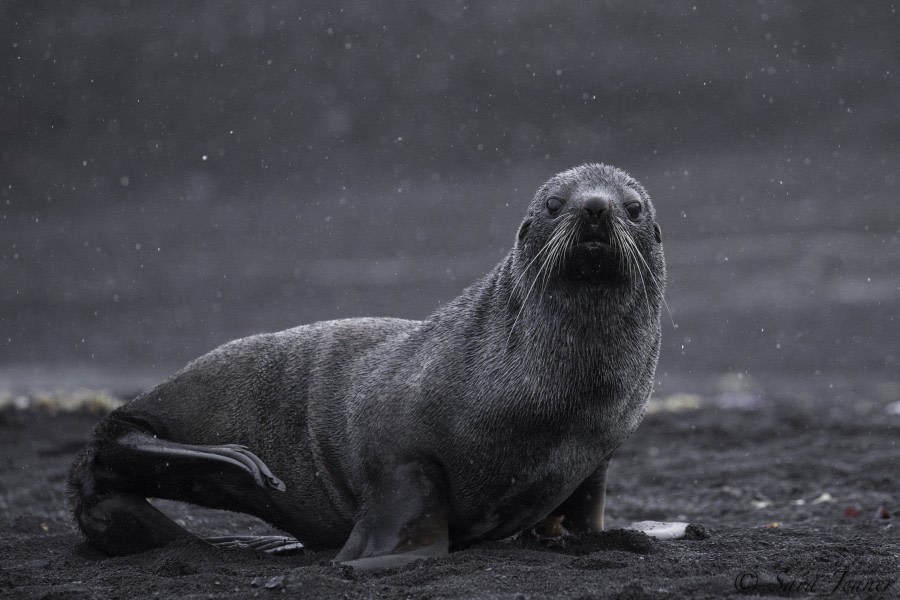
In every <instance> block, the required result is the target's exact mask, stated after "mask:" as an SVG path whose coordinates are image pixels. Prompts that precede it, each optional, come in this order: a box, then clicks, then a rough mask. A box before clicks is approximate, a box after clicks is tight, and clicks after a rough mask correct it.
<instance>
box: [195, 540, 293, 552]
mask: <svg viewBox="0 0 900 600" xmlns="http://www.w3.org/2000/svg"><path fill="white" fill-rule="evenodd" d="M203 541H204V542H209V543H210V544H212V545H213V546H217V547H219V548H250V549H253V550H259V551H260V552H268V553H269V554H293V553H295V552H300V551H302V550H304V549H305V548H304V546H303V544H301V543H300V542H299V541H298V540H297V539H296V538H292V537H290V536H285V535H222V536H218V537H209V538H203Z"/></svg>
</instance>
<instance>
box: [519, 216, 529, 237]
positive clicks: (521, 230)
mask: <svg viewBox="0 0 900 600" xmlns="http://www.w3.org/2000/svg"><path fill="white" fill-rule="evenodd" d="M529 227H531V217H528V218H527V219H525V220H524V221H523V222H522V226H521V227H519V241H521V240H522V239H523V238H524V237H525V235H526V234H527V233H528V228H529Z"/></svg>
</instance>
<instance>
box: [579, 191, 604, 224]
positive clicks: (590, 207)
mask: <svg viewBox="0 0 900 600" xmlns="http://www.w3.org/2000/svg"><path fill="white" fill-rule="evenodd" d="M581 209H582V210H583V211H584V212H585V213H586V215H587V217H588V218H590V219H599V218H600V217H602V216H603V213H605V212H606V211H607V210H608V209H609V200H607V199H606V198H604V197H603V196H591V197H590V198H586V199H585V201H584V202H582V203H581Z"/></svg>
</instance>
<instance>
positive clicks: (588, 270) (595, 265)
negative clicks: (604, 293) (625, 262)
mask: <svg viewBox="0 0 900 600" xmlns="http://www.w3.org/2000/svg"><path fill="white" fill-rule="evenodd" d="M566 276H567V278H568V279H569V280H571V281H573V282H575V283H600V284H607V285H617V284H621V283H623V282H625V281H626V280H627V274H626V273H624V272H623V271H622V261H621V260H619V255H618V253H617V252H616V250H615V249H614V248H613V247H612V246H611V245H610V244H609V243H608V242H605V241H602V240H597V239H594V240H588V241H584V242H580V243H578V244H575V246H573V247H572V250H571V251H570V252H569V255H568V256H567V257H566Z"/></svg>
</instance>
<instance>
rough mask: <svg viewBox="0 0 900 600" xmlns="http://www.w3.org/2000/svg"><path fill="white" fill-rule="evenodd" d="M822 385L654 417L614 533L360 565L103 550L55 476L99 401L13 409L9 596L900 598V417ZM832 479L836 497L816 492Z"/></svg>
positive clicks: (615, 511)
mask: <svg viewBox="0 0 900 600" xmlns="http://www.w3.org/2000/svg"><path fill="white" fill-rule="evenodd" d="M823 387H824V388H827V389H823V390H810V389H809V387H804V388H803V390H802V392H801V391H798V393H797V398H798V399H792V398H791V397H790V395H788V397H786V398H761V399H760V400H759V402H758V403H756V404H755V405H753V404H752V403H751V405H752V407H751V409H746V408H744V409H741V410H736V409H729V408H725V407H723V406H722V403H721V402H720V403H718V404H717V403H716V402H714V401H709V402H707V403H706V405H705V406H704V407H702V408H699V409H693V410H681V411H674V412H673V411H662V412H656V413H654V414H651V415H649V416H648V417H647V418H646V419H645V421H644V423H643V424H642V425H641V427H640V429H639V430H638V432H637V434H636V435H635V436H634V437H633V438H632V439H631V440H629V442H628V443H627V444H626V445H625V446H624V447H623V448H622V449H621V451H620V452H619V455H618V457H617V460H614V462H613V467H612V472H611V481H610V484H609V500H608V507H607V518H608V523H609V526H610V527H611V528H612V529H611V530H610V531H608V532H606V533H604V534H602V535H598V536H595V537H592V538H590V539H585V540H580V541H579V542H577V543H574V544H571V545H570V546H568V547H566V548H562V549H556V548H544V547H541V546H537V545H534V544H533V543H530V542H529V543H526V542H523V541H521V540H511V541H506V542H494V543H485V544H481V545H479V546H476V547H473V548H471V549H467V550H464V551H459V552H454V553H453V554H451V555H450V556H449V557H446V558H442V559H432V560H428V561H425V562H419V563H416V564H412V565H409V566H407V567H405V568H402V569H395V570H385V571H375V572H369V573H365V574H354V573H352V572H351V571H350V570H348V569H347V568H342V567H340V566H336V565H334V564H332V563H331V559H332V557H333V553H328V552H322V553H309V554H301V555H296V556H288V557H272V556H268V555H265V554H261V553H256V552H253V551H240V550H218V549H214V548H209V547H204V546H202V545H200V544H188V545H177V546H172V547H168V548H164V549H161V550H156V551H152V552H146V553H143V554H138V555H135V556H129V557H121V558H110V557H106V556H104V555H102V554H99V553H97V552H96V551H94V550H92V549H91V548H89V547H88V546H86V545H85V544H84V543H83V542H82V540H81V537H80V535H79V534H78V533H77V532H76V531H75V529H74V527H73V526H72V525H71V523H70V519H69V516H68V514H67V512H66V509H65V500H64V490H63V481H64V476H65V471H66V469H67V467H68V464H69V461H70V460H71V458H72V456H73V455H74V454H75V452H76V451H77V450H78V448H79V447H80V446H81V444H82V443H83V441H84V440H85V438H86V436H87V435H88V433H89V431H90V428H91V427H92V425H93V424H94V423H95V422H96V421H97V419H98V418H99V415H96V414H87V413H58V414H55V415H53V414H50V413H49V412H46V411H44V410H27V411H13V410H6V411H4V412H0V444H2V448H3V451H2V457H3V461H2V467H0V468H2V471H0V477H2V482H3V490H2V495H0V511H2V513H3V524H2V527H3V529H2V534H0V538H2V541H0V557H2V558H0V561H2V562H0V595H3V596H8V597H16V598H23V597H29V598H32V597H33V598H116V597H121V598H126V597H133V598H150V597H161V598H193V597H266V596H274V595H275V594H278V593H281V592H282V591H284V592H286V593H288V594H290V595H291V596H297V597H336V598H357V597H384V598H391V597H414V598H421V597H428V598H439V597H440V598H443V597H507V598H524V597H531V598H539V597H571V598H578V597H584V598H589V597H610V598H673V597H674V598H680V597H686V598H694V597H700V598H719V597H722V596H728V595H742V594H749V595H754V596H756V597H812V596H815V595H817V594H821V593H827V592H830V591H831V590H832V589H833V588H834V587H835V584H837V583H838V581H840V580H841V578H842V577H843V580H842V583H841V588H840V589H839V590H837V591H836V592H835V593H834V595H833V596H832V597H836V598H844V597H867V598H896V597H900V581H898V579H900V536H898V526H897V521H896V518H884V515H881V518H876V517H875V515H876V511H878V510H879V507H884V509H886V510H887V511H888V512H889V513H900V498H898V493H897V485H896V474H897V472H898V461H897V457H898V448H897V446H896V440H897V432H898V425H900V416H894V415H890V414H888V413H887V412H886V411H885V409H884V403H883V402H880V401H869V402H866V401H863V400H860V398H862V397H865V396H866V392H865V390H861V389H854V387H853V386H852V385H845V386H842V388H841V390H837V389H836V388H834V387H829V386H823ZM810 392H812V393H810ZM869 397H871V396H869ZM813 398H814V400H813ZM823 493H828V494H830V495H831V497H833V498H834V500H833V501H824V502H818V503H814V502H813V501H814V500H815V499H816V498H818V497H820V496H821V495H822V494H823ZM801 500H802V501H805V502H802V503H801V502H800V501H801ZM766 503H769V504H766ZM169 507H170V509H174V510H175V511H176V513H177V514H178V516H179V518H181V519H183V520H184V521H185V522H186V523H187V524H188V526H189V527H191V528H192V529H193V530H195V531H199V532H201V533H205V534H211V533H218V532H247V531H248V530H249V531H261V530H262V528H261V527H260V526H259V525H258V524H256V523H253V522H251V521H250V520H249V519H245V518H244V517H242V516H240V515H234V514H231V513H222V512H215V511H206V510H201V509H196V508H193V507H183V506H181V505H177V506H173V505H169ZM855 511H858V514H857V513H856V512H855ZM645 519H654V520H687V521H690V522H691V523H695V524H698V525H700V526H701V530H700V532H701V534H703V533H704V532H706V533H708V534H709V537H704V536H703V535H695V536H694V537H695V539H685V540H678V541H656V540H651V539H649V538H646V537H645V536H643V534H637V533H633V532H625V531H622V530H621V529H617V528H620V527H622V526H625V525H627V524H629V523H630V522H632V521H637V520H645ZM775 523H777V526H774V524H775ZM248 528H249V529H248ZM273 578H275V579H273ZM266 584H269V585H270V586H272V588H273V589H269V588H267V587H266ZM738 587H742V588H743V589H742V590H738V589H737V588H738Z"/></svg>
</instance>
